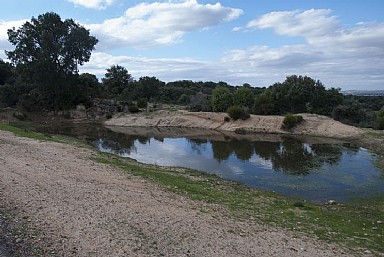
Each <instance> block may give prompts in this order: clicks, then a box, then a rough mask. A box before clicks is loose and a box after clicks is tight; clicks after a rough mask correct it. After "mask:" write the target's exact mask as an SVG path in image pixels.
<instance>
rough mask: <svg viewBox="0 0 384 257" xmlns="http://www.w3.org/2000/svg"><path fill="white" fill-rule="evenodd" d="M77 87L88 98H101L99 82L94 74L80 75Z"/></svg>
mask: <svg viewBox="0 0 384 257" xmlns="http://www.w3.org/2000/svg"><path fill="white" fill-rule="evenodd" d="M77 80H78V82H77V83H78V85H79V86H80V88H81V89H82V90H83V91H85V92H86V94H87V95H88V96H89V97H92V98H94V97H101V96H102V93H103V92H102V88H101V85H100V83H99V80H98V79H97V77H96V76H95V75H94V74H90V73H82V74H80V75H79V77H78V79H77Z"/></svg>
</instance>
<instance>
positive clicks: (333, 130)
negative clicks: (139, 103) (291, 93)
mask: <svg viewBox="0 0 384 257" xmlns="http://www.w3.org/2000/svg"><path fill="white" fill-rule="evenodd" d="M302 115H303V117H304V122H303V123H301V124H300V125H299V126H297V127H296V128H295V129H293V130H292V131H285V130H283V129H281V124H282V122H283V119H284V117H282V116H258V115H251V118H250V119H247V120H245V121H244V120H237V121H233V120H231V121H229V122H225V121H224V117H226V116H227V115H226V114H225V113H211V112H187V111H175V112H170V111H158V112H153V113H149V114H148V113H145V114H118V115H116V116H114V117H113V118H112V119H110V120H107V121H106V122H105V124H106V125H107V126H123V127H178V128H201V129H209V130H217V131H232V132H240V133H244V132H245V133H271V134H293V135H308V136H317V137H331V138H339V139H349V138H359V137H360V136H361V135H362V134H363V133H364V132H363V130H361V129H359V128H356V127H352V126H348V125H345V124H342V123H340V122H338V121H335V120H333V119H331V118H328V117H325V116H320V115H315V114H302Z"/></svg>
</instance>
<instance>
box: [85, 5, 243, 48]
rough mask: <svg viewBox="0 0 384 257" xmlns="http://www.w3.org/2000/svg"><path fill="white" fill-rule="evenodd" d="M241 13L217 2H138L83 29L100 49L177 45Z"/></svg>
mask: <svg viewBox="0 0 384 257" xmlns="http://www.w3.org/2000/svg"><path fill="white" fill-rule="evenodd" d="M241 14H242V10H240V9H233V8H228V7H224V6H222V5H221V4H220V3H217V4H214V5H211V4H206V5H203V4H199V3H198V2H197V1H196V0H187V1H184V2H164V3H160V2H155V3H141V4H139V5H136V6H134V7H131V8H129V9H128V10H127V11H126V12H125V14H124V15H123V16H121V17H118V18H115V19H109V20H105V21H104V22H103V23H102V24H90V25H88V26H87V27H88V28H89V29H91V31H92V33H94V34H96V35H97V36H98V38H100V39H101V40H100V46H99V47H100V48H102V49H103V48H110V47H123V46H124V47H133V48H148V47H153V46H157V45H169V44H174V43H177V42H180V41H181V39H182V37H183V36H184V35H185V34H186V33H188V32H191V31H195V30H201V29H205V28H209V27H213V26H215V25H218V24H220V23H222V22H227V21H231V20H233V19H236V18H237V17H239V16H240V15H241Z"/></svg>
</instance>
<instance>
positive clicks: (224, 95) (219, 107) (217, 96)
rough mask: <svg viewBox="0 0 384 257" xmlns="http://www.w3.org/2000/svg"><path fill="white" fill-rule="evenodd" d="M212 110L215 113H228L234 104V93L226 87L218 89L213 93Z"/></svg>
mask: <svg viewBox="0 0 384 257" xmlns="http://www.w3.org/2000/svg"><path fill="white" fill-rule="evenodd" d="M211 104H212V110H213V111H214V112H226V111H227V110H228V108H229V107H230V106H232V104H233V96H232V93H231V92H230V91H229V90H228V88H225V87H218V88H215V89H214V90H213V91H212V100H211Z"/></svg>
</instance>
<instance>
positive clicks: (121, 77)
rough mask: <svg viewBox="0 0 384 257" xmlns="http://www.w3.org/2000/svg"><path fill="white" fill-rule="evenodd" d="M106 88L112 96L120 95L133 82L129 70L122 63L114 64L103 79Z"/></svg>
mask: <svg viewBox="0 0 384 257" xmlns="http://www.w3.org/2000/svg"><path fill="white" fill-rule="evenodd" d="M102 81H103V84H104V87H105V89H106V90H107V91H108V92H109V94H110V95H112V96H115V97H116V96H119V95H120V94H121V93H122V92H123V91H124V90H126V89H127V88H128V85H130V84H131V83H132V82H133V77H132V75H131V74H129V73H128V70H127V69H126V68H125V67H123V66H120V65H112V66H111V67H110V68H109V69H107V72H106V73H105V76H104V78H103V79H102Z"/></svg>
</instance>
